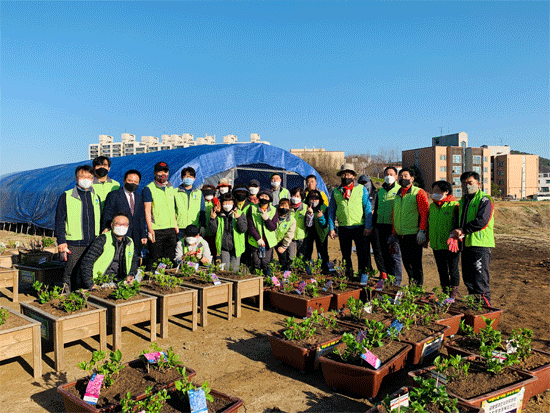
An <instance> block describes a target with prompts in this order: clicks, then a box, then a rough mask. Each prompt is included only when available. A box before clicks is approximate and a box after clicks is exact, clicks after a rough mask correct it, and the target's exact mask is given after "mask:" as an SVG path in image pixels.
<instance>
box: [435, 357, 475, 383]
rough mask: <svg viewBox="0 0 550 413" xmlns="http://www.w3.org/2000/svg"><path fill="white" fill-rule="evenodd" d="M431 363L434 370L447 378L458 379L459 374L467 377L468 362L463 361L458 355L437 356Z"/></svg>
mask: <svg viewBox="0 0 550 413" xmlns="http://www.w3.org/2000/svg"><path fill="white" fill-rule="evenodd" d="M433 363H434V366H435V371H436V372H438V373H441V374H444V375H445V376H447V377H448V378H452V379H458V378H459V377H461V376H462V377H468V370H469V369H470V363H467V362H465V361H464V359H463V358H462V357H461V356H459V355H457V356H450V357H448V358H443V357H441V356H437V357H436V358H435V359H434V362H433Z"/></svg>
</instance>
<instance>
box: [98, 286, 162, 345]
mask: <svg viewBox="0 0 550 413" xmlns="http://www.w3.org/2000/svg"><path fill="white" fill-rule="evenodd" d="M140 297H141V298H140V299H137V300H133V301H127V302H122V303H119V304H117V303H115V302H114V301H111V300H106V299H103V298H100V297H96V296H94V295H93V294H90V297H89V298H88V300H89V301H91V302H94V303H96V304H99V305H100V306H102V307H105V308H106V309H107V327H108V329H109V330H110V331H111V332H112V333H113V350H114V351H117V350H118V349H120V348H121V347H122V327H126V326H131V325H134V324H138V323H143V322H145V321H149V322H150V326H151V327H150V328H151V342H153V341H155V339H156V337H157V302H156V301H157V298H156V297H153V296H150V295H145V294H140Z"/></svg>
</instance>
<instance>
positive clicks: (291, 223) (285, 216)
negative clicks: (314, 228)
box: [275, 198, 296, 271]
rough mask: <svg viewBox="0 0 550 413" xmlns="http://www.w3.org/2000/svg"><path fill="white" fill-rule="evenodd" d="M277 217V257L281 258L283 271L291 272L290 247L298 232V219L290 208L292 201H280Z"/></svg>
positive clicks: (280, 262) (283, 199) (284, 199)
mask: <svg viewBox="0 0 550 413" xmlns="http://www.w3.org/2000/svg"><path fill="white" fill-rule="evenodd" d="M277 215H278V217H279V220H278V221H277V230H276V231H275V233H276V235H277V245H276V247H275V249H276V251H277V256H278V257H279V264H281V269H282V270H283V271H290V263H291V257H290V248H289V247H290V246H291V245H292V240H293V239H294V234H295V232H296V218H295V214H294V213H293V212H292V210H291V208H290V201H289V200H288V199H286V198H281V199H280V200H279V205H278V206H277Z"/></svg>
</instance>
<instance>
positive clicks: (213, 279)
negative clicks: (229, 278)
mask: <svg viewBox="0 0 550 413" xmlns="http://www.w3.org/2000/svg"><path fill="white" fill-rule="evenodd" d="M210 279H211V280H212V282H213V283H214V285H220V284H221V283H222V282H221V281H220V280H219V278H218V276H217V275H216V274H214V273H212V274H210Z"/></svg>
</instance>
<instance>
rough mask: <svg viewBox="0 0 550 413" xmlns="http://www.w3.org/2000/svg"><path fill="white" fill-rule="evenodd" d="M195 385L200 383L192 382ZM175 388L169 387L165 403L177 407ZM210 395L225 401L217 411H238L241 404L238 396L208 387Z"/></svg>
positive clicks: (221, 412) (227, 412) (231, 412)
mask: <svg viewBox="0 0 550 413" xmlns="http://www.w3.org/2000/svg"><path fill="white" fill-rule="evenodd" d="M193 385H194V386H195V387H200V384H198V383H193ZM176 392H177V390H175V389H174V388H170V391H169V395H170V399H168V401H167V402H166V404H168V405H171V406H173V407H174V408H177V399H176V397H178V395H177V393H176ZM210 395H211V396H212V397H214V400H215V401H219V400H220V399H222V400H224V401H226V402H227V404H226V406H225V407H224V408H223V410H218V412H217V413H233V412H237V411H239V409H240V408H241V406H242V405H243V401H242V400H241V399H239V398H238V397H234V396H229V395H227V394H225V393H222V392H219V391H217V390H214V389H210Z"/></svg>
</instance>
